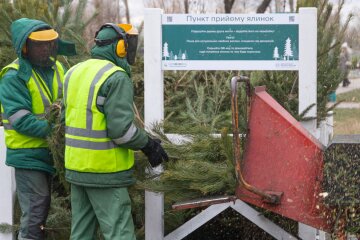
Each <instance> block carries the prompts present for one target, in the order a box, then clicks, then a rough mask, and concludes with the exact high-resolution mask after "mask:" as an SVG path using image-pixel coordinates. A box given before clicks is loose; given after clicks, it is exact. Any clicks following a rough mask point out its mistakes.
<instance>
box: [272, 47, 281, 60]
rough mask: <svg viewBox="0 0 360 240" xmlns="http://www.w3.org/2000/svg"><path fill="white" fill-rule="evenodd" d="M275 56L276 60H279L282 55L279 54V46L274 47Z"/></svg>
mask: <svg viewBox="0 0 360 240" xmlns="http://www.w3.org/2000/svg"><path fill="white" fill-rule="evenodd" d="M273 58H274V59H275V60H278V59H279V58H280V56H279V48H278V47H275V48H274V53H273Z"/></svg>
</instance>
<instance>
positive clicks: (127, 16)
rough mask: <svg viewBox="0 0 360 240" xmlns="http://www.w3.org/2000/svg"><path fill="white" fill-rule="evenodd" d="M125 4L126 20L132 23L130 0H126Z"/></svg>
mask: <svg viewBox="0 0 360 240" xmlns="http://www.w3.org/2000/svg"><path fill="white" fill-rule="evenodd" d="M124 5H125V16H126V22H127V23H130V9H129V4H128V0H124Z"/></svg>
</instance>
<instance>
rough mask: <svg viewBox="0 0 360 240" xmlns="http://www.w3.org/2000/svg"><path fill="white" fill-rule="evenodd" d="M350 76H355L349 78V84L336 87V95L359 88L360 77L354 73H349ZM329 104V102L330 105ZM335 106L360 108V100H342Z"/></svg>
mask: <svg viewBox="0 0 360 240" xmlns="http://www.w3.org/2000/svg"><path fill="white" fill-rule="evenodd" d="M350 77H355V78H351V79H350V82H351V83H350V85H349V86H347V87H343V86H342V84H340V85H339V87H338V88H337V89H336V95H338V94H341V93H345V92H350V91H352V90H355V89H360V77H359V76H358V75H357V74H356V76H355V74H353V75H350ZM329 106H331V103H330V105H329ZM336 108H360V102H342V103H340V104H339V105H338V106H337V107H336Z"/></svg>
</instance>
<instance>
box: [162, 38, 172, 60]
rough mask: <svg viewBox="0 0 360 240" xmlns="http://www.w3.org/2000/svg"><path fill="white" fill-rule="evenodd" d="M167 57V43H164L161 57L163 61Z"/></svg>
mask: <svg viewBox="0 0 360 240" xmlns="http://www.w3.org/2000/svg"><path fill="white" fill-rule="evenodd" d="M169 56H170V55H169V48H168V43H167V42H165V43H164V48H163V57H164V58H165V60H166V58H167V57H169Z"/></svg>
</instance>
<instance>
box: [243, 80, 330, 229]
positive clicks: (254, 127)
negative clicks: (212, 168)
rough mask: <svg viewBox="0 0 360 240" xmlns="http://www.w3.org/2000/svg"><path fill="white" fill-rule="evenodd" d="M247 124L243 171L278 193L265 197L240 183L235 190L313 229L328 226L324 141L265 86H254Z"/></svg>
mask: <svg viewBox="0 0 360 240" xmlns="http://www.w3.org/2000/svg"><path fill="white" fill-rule="evenodd" d="M248 128H249V132H248V134H247V137H246V147H245V152H244V153H243V159H242V161H241V169H242V170H241V172H242V177H243V179H244V181H245V182H246V183H248V184H249V185H251V186H254V187H255V188H256V189H261V191H263V192H264V193H265V194H268V195H269V196H274V197H276V201H274V202H273V203H272V204H271V203H269V199H267V198H266V197H261V195H260V196H259V194H255V193H254V191H249V190H247V188H245V187H244V184H240V185H239V186H238V189H237V190H236V196H237V197H238V198H240V199H242V200H243V201H245V202H248V203H251V204H254V205H256V206H259V207H261V208H264V209H268V210H270V211H272V212H275V213H278V214H280V215H282V216H285V217H287V218H290V219H293V220H295V221H298V222H302V223H305V224H307V225H310V226H312V227H315V228H317V229H324V230H327V231H328V230H330V224H329V223H327V219H326V216H325V215H326V214H325V211H326V210H325V209H324V207H323V206H322V204H321V200H322V197H321V196H320V193H321V191H322V190H321V184H322V183H321V181H322V176H323V150H324V147H323V145H322V144H321V143H320V142H319V141H318V140H317V139H315V138H314V137H313V136H312V135H311V134H310V133H309V132H308V131H307V130H306V129H305V128H304V127H302V126H301V124H300V123H299V122H298V121H297V120H296V119H295V118H293V117H292V116H291V115H290V114H289V113H288V112H287V111H286V110H285V109H284V108H283V107H282V106H281V105H280V104H279V103H277V102H276V101H275V100H274V99H273V98H272V97H271V96H270V95H269V94H268V93H267V92H266V91H265V87H257V88H255V92H254V94H253V96H252V99H251V109H250V115H249V119H248ZM250 190H251V189H250ZM270 200H271V199H270Z"/></svg>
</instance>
